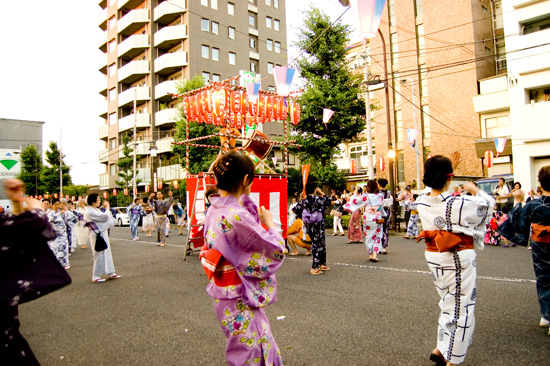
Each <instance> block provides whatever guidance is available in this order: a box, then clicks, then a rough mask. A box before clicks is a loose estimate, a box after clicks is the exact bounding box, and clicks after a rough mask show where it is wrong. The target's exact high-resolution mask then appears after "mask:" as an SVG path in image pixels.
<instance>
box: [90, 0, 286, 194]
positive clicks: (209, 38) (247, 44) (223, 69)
mask: <svg viewBox="0 0 550 366" xmlns="http://www.w3.org/2000/svg"><path fill="white" fill-rule="evenodd" d="M99 6H100V18H99V27H100V28H101V29H102V30H103V33H102V36H101V39H100V42H99V43H100V46H99V49H100V50H101V51H102V52H103V54H104V56H103V58H102V59H101V65H100V68H99V70H100V71H101V73H102V74H103V78H102V80H101V84H100V85H101V87H100V94H101V95H103V96H104V97H105V108H104V110H103V113H101V117H102V118H103V119H104V120H105V124H104V125H103V126H101V127H100V130H99V138H100V139H101V140H102V141H104V142H105V149H104V150H102V151H100V154H99V160H100V162H101V163H103V164H105V173H103V174H101V175H100V189H108V188H114V187H116V185H115V179H117V174H118V169H117V164H116V163H117V160H118V158H119V157H121V156H122V153H121V150H122V149H121V148H119V147H120V144H121V136H122V134H124V133H127V132H132V130H133V127H134V124H135V125H136V128H137V140H138V145H137V150H136V152H137V178H138V179H140V180H141V181H142V182H141V183H140V185H142V186H144V185H146V184H151V183H150V182H151V176H152V170H153V168H154V169H155V170H156V173H157V176H158V179H159V180H163V181H170V180H173V179H181V178H184V174H185V172H184V171H183V170H182V169H181V166H180V164H179V163H178V160H177V158H176V157H175V156H174V155H173V154H172V153H171V143H172V142H173V136H174V131H175V129H174V127H175V122H176V121H177V120H178V119H179V112H178V109H177V100H173V99H172V96H171V95H170V93H176V83H177V82H178V81H181V80H182V79H190V78H192V77H193V76H195V75H202V76H203V77H204V78H205V79H206V80H208V81H221V80H225V79H228V78H231V77H233V76H237V75H239V71H240V70H245V71H253V72H255V73H259V74H261V76H262V89H263V90H271V91H274V90H275V82H274V79H273V77H269V75H270V74H272V73H273V68H274V67H275V66H284V65H286V62H287V59H286V54H287V53H286V48H287V41H286V21H285V7H284V0H248V1H245V0H229V1H228V0H118V1H117V0H101V1H99ZM134 101H135V110H134ZM134 113H135V114H134ZM262 127H263V130H264V133H266V134H267V135H268V136H279V135H282V132H281V131H282V127H281V125H280V124H276V123H267V124H266V125H264V126H262ZM153 143H154V144H155V146H156V147H157V148H158V150H157V151H158V154H159V155H158V157H157V158H156V159H155V161H154V166H153V158H152V157H151V156H150V147H151V145H153ZM277 153H278V154H279V156H278V157H279V162H280V163H279V164H278V165H280V166H282V155H280V151H276V152H274V153H273V154H277ZM280 166H278V167H280Z"/></svg>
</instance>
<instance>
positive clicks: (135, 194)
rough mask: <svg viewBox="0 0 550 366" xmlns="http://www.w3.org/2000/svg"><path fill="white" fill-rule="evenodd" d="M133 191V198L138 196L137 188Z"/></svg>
mask: <svg viewBox="0 0 550 366" xmlns="http://www.w3.org/2000/svg"><path fill="white" fill-rule="evenodd" d="M133 191H134V196H137V194H138V190H137V188H134V189H133Z"/></svg>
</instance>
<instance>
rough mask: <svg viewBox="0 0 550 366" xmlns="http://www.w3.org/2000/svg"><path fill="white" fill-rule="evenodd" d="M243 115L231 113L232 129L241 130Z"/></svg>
mask: <svg viewBox="0 0 550 366" xmlns="http://www.w3.org/2000/svg"><path fill="white" fill-rule="evenodd" d="M243 124H244V121H243V115H242V114H240V113H233V127H235V128H238V129H241V128H243Z"/></svg>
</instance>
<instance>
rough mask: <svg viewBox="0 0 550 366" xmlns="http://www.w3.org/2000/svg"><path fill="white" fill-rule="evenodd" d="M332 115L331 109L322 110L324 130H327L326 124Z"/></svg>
mask: <svg viewBox="0 0 550 366" xmlns="http://www.w3.org/2000/svg"><path fill="white" fill-rule="evenodd" d="M333 114H334V111H333V110H332V109H328V108H323V123H324V124H325V128H326V129H328V128H327V123H328V122H329V121H330V118H331V117H332V115H333Z"/></svg>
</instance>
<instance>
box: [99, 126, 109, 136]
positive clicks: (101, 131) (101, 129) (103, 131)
mask: <svg viewBox="0 0 550 366" xmlns="http://www.w3.org/2000/svg"><path fill="white" fill-rule="evenodd" d="M108 137H109V126H107V125H104V126H101V127H99V139H100V140H107V138H108Z"/></svg>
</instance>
